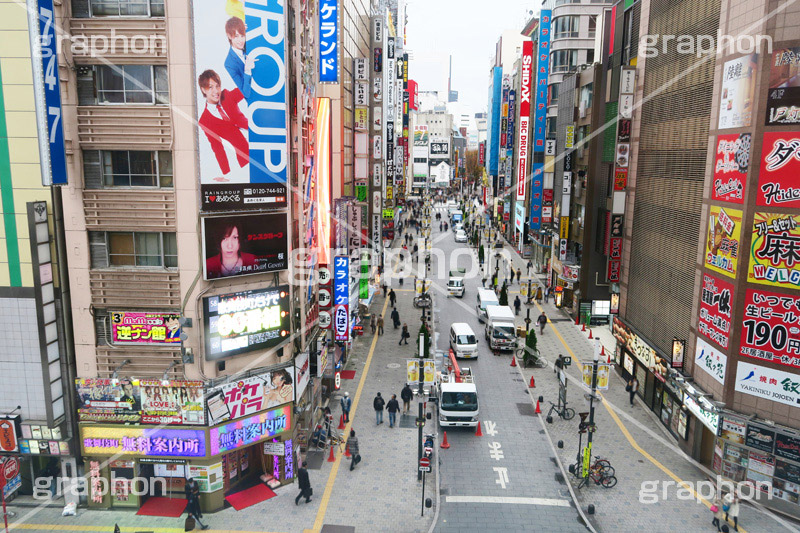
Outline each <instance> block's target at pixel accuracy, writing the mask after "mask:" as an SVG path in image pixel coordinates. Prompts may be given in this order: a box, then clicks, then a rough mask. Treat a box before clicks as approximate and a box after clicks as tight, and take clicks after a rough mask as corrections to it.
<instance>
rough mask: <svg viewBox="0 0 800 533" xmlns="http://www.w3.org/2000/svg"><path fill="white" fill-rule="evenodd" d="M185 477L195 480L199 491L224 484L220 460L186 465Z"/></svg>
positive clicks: (216, 489)
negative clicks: (208, 463)
mask: <svg viewBox="0 0 800 533" xmlns="http://www.w3.org/2000/svg"><path fill="white" fill-rule="evenodd" d="M140 462H141V461H140ZM186 477H190V478H193V479H194V480H195V481H197V484H198V485H199V487H200V492H206V493H208V492H216V491H218V490H221V489H222V487H223V485H224V474H223V470H222V462H219V463H215V464H213V465H210V466H205V465H186Z"/></svg>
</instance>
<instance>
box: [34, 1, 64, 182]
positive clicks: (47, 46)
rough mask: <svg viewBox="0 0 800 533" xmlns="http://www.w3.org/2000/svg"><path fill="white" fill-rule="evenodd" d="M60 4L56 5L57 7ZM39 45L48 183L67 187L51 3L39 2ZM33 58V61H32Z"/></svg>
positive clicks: (54, 26) (56, 40)
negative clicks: (48, 163) (45, 124)
mask: <svg viewBox="0 0 800 533" xmlns="http://www.w3.org/2000/svg"><path fill="white" fill-rule="evenodd" d="M60 4H61V3H60V2H59V5H60ZM38 5H39V14H38V19H39V43H40V45H41V65H36V67H37V69H38V68H39V67H40V66H41V73H40V75H42V76H43V78H44V83H43V85H44V104H45V106H46V108H47V109H46V110H45V112H44V113H43V114H44V115H46V116H47V139H48V151H49V154H48V155H49V160H50V168H49V171H50V183H47V184H44V185H50V184H53V185H66V184H67V153H66V149H65V147H64V127H63V122H62V120H61V84H60V82H59V79H58V43H59V42H60V41H59V40H58V39H57V38H56V22H55V10H54V9H53V0H39V1H38ZM36 59H37V58H34V61H36Z"/></svg>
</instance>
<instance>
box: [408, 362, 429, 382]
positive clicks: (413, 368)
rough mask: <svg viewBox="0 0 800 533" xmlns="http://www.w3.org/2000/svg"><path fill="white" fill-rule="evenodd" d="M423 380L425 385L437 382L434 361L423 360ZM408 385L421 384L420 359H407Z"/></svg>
mask: <svg viewBox="0 0 800 533" xmlns="http://www.w3.org/2000/svg"><path fill="white" fill-rule="evenodd" d="M422 367H423V374H422V379H423V383H424V384H425V385H430V384H431V383H434V382H435V379H436V368H435V365H434V362H433V361H430V360H423V362H422ZM406 383H408V384H409V385H410V384H413V383H419V359H406Z"/></svg>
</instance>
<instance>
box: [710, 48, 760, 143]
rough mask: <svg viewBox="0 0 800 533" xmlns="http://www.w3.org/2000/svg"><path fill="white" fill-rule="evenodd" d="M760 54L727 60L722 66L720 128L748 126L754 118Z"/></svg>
mask: <svg viewBox="0 0 800 533" xmlns="http://www.w3.org/2000/svg"><path fill="white" fill-rule="evenodd" d="M757 65H758V54H750V55H746V56H742V57H737V58H736V59H731V60H730V61H726V62H725V64H724V65H723V67H722V97H721V98H720V107H719V125H718V128H719V129H721V130H722V129H729V128H747V127H749V126H750V123H751V120H752V118H753V99H754V96H755V94H754V93H755V86H756V76H755V72H756V67H757Z"/></svg>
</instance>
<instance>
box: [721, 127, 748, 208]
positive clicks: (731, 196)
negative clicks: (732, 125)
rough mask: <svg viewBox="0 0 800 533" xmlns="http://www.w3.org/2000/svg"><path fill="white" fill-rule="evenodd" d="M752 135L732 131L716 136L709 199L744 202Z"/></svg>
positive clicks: (736, 202)
mask: <svg viewBox="0 0 800 533" xmlns="http://www.w3.org/2000/svg"><path fill="white" fill-rule="evenodd" d="M751 139H752V135H751V134H749V133H741V134H739V133H734V134H733V135H720V136H719V137H717V151H716V153H715V154H714V183H713V185H712V187H711V199H712V200H721V201H723V202H733V203H735V204H741V203H744V187H745V184H746V183H747V169H748V168H749V167H750V144H751V142H750V141H751Z"/></svg>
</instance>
